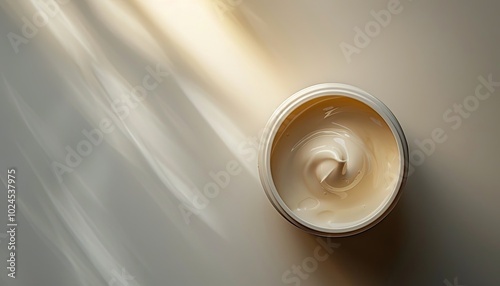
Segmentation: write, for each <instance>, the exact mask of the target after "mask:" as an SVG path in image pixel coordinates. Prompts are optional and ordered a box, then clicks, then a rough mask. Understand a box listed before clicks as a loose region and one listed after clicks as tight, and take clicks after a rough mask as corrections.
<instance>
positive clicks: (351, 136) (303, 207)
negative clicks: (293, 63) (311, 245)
mask: <svg viewBox="0 0 500 286" xmlns="http://www.w3.org/2000/svg"><path fill="white" fill-rule="evenodd" d="M266 131H267V132H265V133H264V138H263V140H262V145H261V148H260V154H259V155H260V156H259V172H260V177H261V181H262V184H263V186H264V189H265V191H266V194H267V195H268V197H269V199H270V200H271V202H272V203H273V205H274V206H275V208H276V209H277V210H278V211H279V212H280V213H281V214H282V215H283V216H284V217H285V218H286V219H287V220H288V221H290V222H291V223H293V224H294V225H296V226H298V227H299V228H301V229H303V230H306V231H309V232H311V233H314V234H318V235H323V236H347V235H352V234H355V233H359V232H361V231H363V230H366V229H368V228H370V227H371V226H373V225H375V224H376V223H377V222H379V221H380V220H381V219H383V218H384V217H385V216H386V215H387V214H388V213H389V212H390V210H391V209H392V208H393V207H394V205H395V204H396V202H397V199H398V197H399V194H400V190H401V188H402V186H403V184H404V180H405V178H406V174H407V168H408V147H407V143H406V140H405V137H404V134H403V131H402V129H401V127H400V125H399V123H398V122H397V120H396V118H395V117H394V115H393V114H392V113H391V112H390V110H389V109H388V108H387V107H386V106H385V105H384V104H382V102H380V101H379V100H378V99H376V98H375V97H373V96H371V95H369V94H368V93H366V92H364V91H362V90H360V89H358V88H355V87H352V86H349V85H343V84H320V85H315V86H312V87H309V88H306V89H304V90H301V91H299V92H298V93H296V94H294V95H293V96H292V97H290V98H289V99H288V100H286V101H285V102H284V103H283V104H282V105H281V106H280V107H279V108H278V109H277V110H276V111H275V113H274V114H273V116H272V117H271V119H270V120H269V123H268V124H267V127H266Z"/></svg>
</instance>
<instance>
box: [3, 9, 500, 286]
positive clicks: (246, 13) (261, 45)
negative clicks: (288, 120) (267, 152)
mask: <svg viewBox="0 0 500 286" xmlns="http://www.w3.org/2000/svg"><path fill="white" fill-rule="evenodd" d="M61 2H62V1H61ZM66 2H68V3H67V4H61V7H62V8H61V11H62V12H63V13H58V14H56V15H55V16H53V17H52V16H51V17H49V23H50V24H47V25H45V26H43V27H38V29H37V32H34V31H31V32H29V35H30V38H29V39H28V38H26V39H27V42H23V43H22V44H20V46H19V51H18V53H15V52H14V49H13V47H12V45H11V43H10V40H9V38H8V37H7V35H8V34H9V33H11V32H12V33H16V34H18V35H23V34H22V28H23V25H24V24H23V17H25V18H26V19H30V21H33V16H35V12H36V10H34V9H33V7H32V6H31V4H29V3H31V1H14V0H7V1H2V4H0V7H1V11H0V68H1V74H0V77H1V79H0V131H1V134H0V165H1V167H0V172H1V173H0V177H1V178H2V180H5V179H6V175H7V173H6V172H7V168H10V167H16V168H17V175H18V177H17V180H18V182H17V186H18V189H19V192H18V223H19V227H18V232H17V235H18V236H17V243H18V246H19V248H18V251H17V258H18V273H17V274H18V275H17V276H18V277H17V278H16V279H15V280H12V279H11V278H8V277H7V276H6V274H7V271H6V262H5V259H4V258H6V256H7V241H6V240H5V236H4V235H3V234H4V233H3V234H2V231H3V230H5V228H4V227H0V234H1V236H0V240H1V242H0V257H2V259H1V260H0V284H1V285H9V286H10V285H22V286H27V285H39V286H49V285H50V286H53V285H75V286H77V285H92V286H96V285H114V286H117V285H130V286H132V285H214V286H220V285H446V286H449V285H465V286H471V285H500V274H499V272H498V265H500V243H499V241H500V231H499V228H498V218H499V217H500V193H499V191H500V181H499V178H498V177H499V176H498V162H499V161H500V152H499V149H498V146H499V141H500V131H499V128H498V123H499V121H500V113H499V112H498V110H499V108H500V86H499V85H498V84H496V83H495V84H492V83H488V81H489V80H488V79H491V80H490V81H494V82H500V30H499V29H498V27H499V26H500V17H499V11H500V3H499V2H498V1H496V0H491V1H486V0H479V1H467V0H442V1H424V0H419V1H416V0H414V1H409V0H408V1H406V0H402V1H401V2H400V5H397V6H395V5H394V4H390V3H393V1H385V0H384V1H382V0H377V1H333V0H331V1H330V0H317V1H314V4H313V3H311V2H312V1H270V0H253V1H250V0H246V1H245V0H244V1H226V2H225V3H229V2H231V3H233V5H230V6H226V8H228V9H226V10H224V13H221V11H222V10H221V6H218V7H219V8H217V9H218V10H214V8H213V2H208V1H194V0H189V1H188V0H186V1H182V3H185V4H178V5H172V6H169V5H170V4H168V3H174V2H175V1H160V0H150V1H132V0H130V1H102V0H101V1H94V0H87V1H83V0H82V1H66ZM167 2H168V3H167ZM174 4H175V3H174ZM189 4H190V5H189ZM389 4H390V5H389ZM389 9H390V10H389ZM381 10H387V11H389V12H388V13H390V15H391V16H390V21H389V20H388V19H389V18H388V16H387V13H382V14H383V15H385V18H383V19H382V18H381V19H382V20H381V21H382V22H383V23H384V25H383V26H382V24H380V25H379V26H380V30H379V31H378V30H377V28H376V27H377V25H376V24H369V23H371V21H374V19H375V16H374V15H373V14H376V15H379V16H376V17H379V18H380V17H383V16H380V15H382V14H380V13H378V12H379V11H381ZM371 11H374V13H371ZM191 13H197V14H195V15H192V14H191ZM377 13H378V14H377ZM384 19H385V20H384ZM39 21H42V22H43V19H42V20H39ZM387 22H388V23H387ZM367 24H369V25H368V28H369V29H373V30H370V31H371V32H370V33H371V35H373V36H370V37H369V38H368V39H366V37H364V41H363V39H361V38H360V37H362V36H358V37H356V34H357V33H359V30H364V29H365V26H366V25H367ZM370 25H371V26H373V27H370ZM356 27H358V28H359V29H357V28H356ZM377 31H378V33H375V32H377ZM356 39H357V41H358V44H360V45H359V46H360V48H357V50H356V52H355V53H353V54H352V55H351V56H350V62H348V58H346V57H345V55H344V52H343V50H342V49H341V46H340V45H341V43H343V42H344V43H346V44H348V45H351V46H354V45H355V40H356ZM344 46H345V45H344ZM361 46H362V48H361ZM351 51H353V50H352V49H351ZM158 64H159V65H158ZM321 82H343V83H347V84H352V85H354V86H358V87H360V88H362V89H364V90H366V91H368V92H369V93H371V94H373V95H375V96H377V97H378V98H380V99H381V100H382V101H383V102H384V103H385V104H386V105H387V106H388V107H389V108H390V109H391V110H392V111H393V113H394V114H395V115H396V117H397V118H398V120H399V122H400V123H401V125H402V127H403V128H404V130H405V134H406V135H407V137H408V138H407V139H408V142H409V144H410V150H411V151H412V152H413V153H411V154H413V159H411V160H410V161H411V162H412V167H413V168H412V170H413V171H412V172H411V175H410V177H409V179H408V182H407V186H406V188H405V191H404V193H403V196H402V197H401V199H400V201H399V203H398V206H397V207H396V209H394V211H393V212H392V213H391V214H390V215H389V216H388V217H387V218H386V219H385V220H384V221H383V222H381V223H380V224H379V225H377V226H376V227H375V228H373V229H371V230H369V231H368V232H365V233H363V234H360V235H357V236H354V237H349V238H344V239H334V240H317V239H316V238H315V237H314V236H311V235H308V234H306V233H305V232H303V231H301V230H299V229H297V228H295V227H294V226H292V225H291V224H289V223H288V222H287V221H285V220H284V219H283V218H282V217H281V216H280V215H279V214H278V213H277V212H276V211H275V210H274V209H273V207H272V205H271V204H270V203H269V202H268V199H267V198H266V196H265V194H264V192H263V190H262V187H261V185H260V183H259V180H258V174H257V167H256V166H257V157H256V155H257V153H256V151H257V146H258V145H257V144H258V142H256V140H257V139H256V138H259V137H260V132H261V130H262V128H263V127H264V124H265V122H266V121H267V120H268V118H269V116H270V115H271V113H272V112H273V110H274V109H275V108H276V107H277V106H278V105H279V104H280V103H281V102H282V101H283V100H285V98H286V97H288V96H289V95H290V94H292V93H293V92H295V91H297V90H300V89H302V88H304V87H306V86H310V85H312V84H316V83H321ZM137 86H139V88H135V92H134V94H135V97H134V96H131V93H132V89H134V87H137ZM140 87H142V88H143V90H144V89H145V90H146V92H147V93H146V95H144V94H143V93H140V92H141V88H140ZM476 92H477V93H476ZM97 128H98V130H100V132H101V133H102V134H103V136H102V141H101V140H100V137H99V136H98V134H99V133H98V132H94V133H91V131H92V130H97ZM104 131H105V132H104ZM85 134H87V135H85ZM89 134H90V135H89ZM92 134H93V135H92ZM92 136H93V137H92ZM89 138H92V140H93V142H95V144H94V143H92V142H91V141H90V140H91V139H89ZM81 142H90V143H89V144H92V145H90V146H91V147H89V145H88V144H86V143H81ZM79 144H80V145H79ZM84 145H85V146H84ZM78 146H80V147H78ZM78 148H80V149H81V150H80V151H82V152H83V153H84V154H87V152H89V151H88V149H90V148H92V151H90V152H89V153H90V154H88V155H87V156H81V157H82V158H81V160H78V158H77V157H76V156H74V157H72V156H71V155H69V154H70V153H71V150H74V151H75V152H76V150H77V149H78ZM85 148H87V149H85ZM415 150H420V151H415ZM71 154H72V153H71ZM73 155H74V154H73ZM68 156H69V163H70V164H71V165H72V166H69V165H67V163H68V162H66V161H67V160H66V157H68ZM411 158H412V157H411ZM54 162H58V163H60V164H64V165H65V166H67V167H68V170H66V169H61V168H60V169H56V171H57V172H56V171H54V168H53V166H54ZM59 167H60V166H59ZM410 171H411V170H410ZM57 174H59V175H57ZM0 196H1V198H0V222H1V223H2V225H3V224H4V223H5V220H6V190H5V188H2V192H1V193H0ZM332 242H333V243H332ZM298 267H300V269H299V268H298ZM299 271H301V272H299Z"/></svg>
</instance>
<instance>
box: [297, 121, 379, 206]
mask: <svg viewBox="0 0 500 286" xmlns="http://www.w3.org/2000/svg"><path fill="white" fill-rule="evenodd" d="M291 158H293V159H292V161H293V162H292V164H293V165H295V164H303V162H306V163H305V165H304V169H303V172H302V175H303V178H304V181H305V183H306V185H307V186H308V189H309V190H323V191H328V192H330V193H333V194H336V195H338V196H340V197H341V198H345V197H346V196H347V195H348V194H347V193H346V192H347V191H348V190H351V189H352V188H354V187H355V186H356V185H357V184H358V183H359V182H360V181H361V180H362V178H363V176H364V174H365V172H366V170H367V168H368V165H369V158H370V154H369V153H368V150H366V148H364V146H363V142H362V141H361V139H360V138H358V137H357V136H356V134H354V133H353V132H352V131H350V130H349V129H347V128H342V127H341V126H339V128H335V129H324V130H318V131H315V132H312V133H310V134H309V135H307V136H305V137H304V138H302V140H300V141H299V142H298V143H297V144H296V145H295V146H294V147H293V148H292V150H291Z"/></svg>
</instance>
